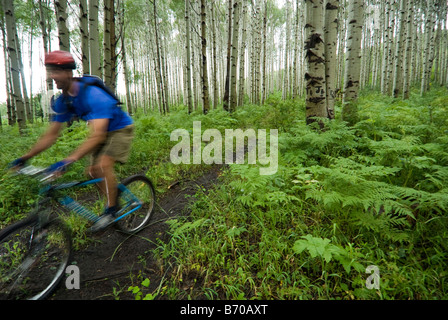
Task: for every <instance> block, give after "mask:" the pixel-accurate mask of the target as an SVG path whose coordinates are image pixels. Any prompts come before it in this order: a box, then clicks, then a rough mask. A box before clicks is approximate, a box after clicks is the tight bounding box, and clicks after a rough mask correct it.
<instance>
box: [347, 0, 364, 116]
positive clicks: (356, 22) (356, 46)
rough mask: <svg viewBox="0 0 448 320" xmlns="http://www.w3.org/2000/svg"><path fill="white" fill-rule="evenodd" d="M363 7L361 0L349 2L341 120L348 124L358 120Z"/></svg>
mask: <svg viewBox="0 0 448 320" xmlns="http://www.w3.org/2000/svg"><path fill="white" fill-rule="evenodd" d="M363 9H364V5H363V1H362V0H350V1H349V6H348V19H347V20H348V28H347V45H346V51H347V57H346V59H345V72H344V92H343V97H342V99H343V100H342V104H343V107H342V119H343V120H344V121H347V122H348V123H349V124H354V123H356V122H357V120H358V110H357V105H356V104H357V99H358V91H359V79H360V68H361V36H362V29H363V24H364V22H363V18H364V11H363Z"/></svg>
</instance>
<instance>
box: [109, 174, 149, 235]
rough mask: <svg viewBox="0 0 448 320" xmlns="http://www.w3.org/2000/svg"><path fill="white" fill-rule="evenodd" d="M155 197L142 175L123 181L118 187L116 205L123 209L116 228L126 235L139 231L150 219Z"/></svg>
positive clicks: (147, 181) (146, 179)
mask: <svg viewBox="0 0 448 320" xmlns="http://www.w3.org/2000/svg"><path fill="white" fill-rule="evenodd" d="M155 202H156V197H155V191H154V186H153V185H152V182H151V180H149V179H148V178H147V177H145V176H144V175H134V176H130V177H128V178H126V179H124V180H123V181H122V182H121V185H119V187H118V203H119V205H120V207H121V208H123V209H124V211H123V214H122V215H121V216H120V217H118V219H119V220H118V221H117V223H116V224H115V225H116V227H117V228H118V229H119V230H121V231H124V232H126V233H136V232H138V231H140V230H141V229H142V228H143V227H144V226H145V225H146V224H147V223H148V221H149V220H150V219H151V218H152V215H153V212H154V207H155Z"/></svg>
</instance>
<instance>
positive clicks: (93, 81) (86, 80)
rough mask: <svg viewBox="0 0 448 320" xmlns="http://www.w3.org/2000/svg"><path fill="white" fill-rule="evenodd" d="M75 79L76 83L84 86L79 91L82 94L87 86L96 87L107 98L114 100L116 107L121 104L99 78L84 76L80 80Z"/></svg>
mask: <svg viewBox="0 0 448 320" xmlns="http://www.w3.org/2000/svg"><path fill="white" fill-rule="evenodd" d="M75 79H76V81H78V82H80V83H82V84H83V85H84V86H83V88H81V91H82V92H83V93H84V92H85V88H86V87H87V86H96V87H98V88H100V89H101V90H103V91H105V92H106V93H107V94H108V95H109V96H111V97H112V98H114V100H115V101H116V102H117V106H119V105H121V104H122V102H121V101H120V99H119V98H118V97H117V95H116V94H115V93H114V92H113V91H112V90H111V89H110V88H109V87H108V86H106V85H105V84H104V82H103V80H101V78H100V77H98V76H94V75H87V74H86V75H83V76H82V77H80V78H75ZM84 101H85V100H84Z"/></svg>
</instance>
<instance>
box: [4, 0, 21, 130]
mask: <svg viewBox="0 0 448 320" xmlns="http://www.w3.org/2000/svg"><path fill="white" fill-rule="evenodd" d="M3 11H4V14H5V22H6V35H7V48H6V50H7V52H8V56H9V68H10V70H9V72H10V74H11V81H12V84H11V86H10V89H11V92H10V96H11V98H12V100H13V101H14V105H15V107H16V121H17V123H18V125H19V131H20V133H22V130H23V129H25V128H26V115H25V105H24V102H23V96H22V89H21V83H20V67H19V59H18V57H17V54H18V50H17V46H18V43H17V38H16V32H17V31H16V30H17V27H16V18H15V15H14V6H13V4H12V1H9V0H3Z"/></svg>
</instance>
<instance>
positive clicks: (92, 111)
mask: <svg viewBox="0 0 448 320" xmlns="http://www.w3.org/2000/svg"><path fill="white" fill-rule="evenodd" d="M78 85H79V86H80V90H79V93H78V95H77V96H76V97H72V96H68V95H63V94H62V95H60V96H59V97H58V98H57V99H56V101H55V103H54V105H53V111H54V112H55V114H54V115H53V118H52V121H56V122H67V121H70V120H71V119H72V118H73V116H75V115H76V116H78V117H79V118H80V119H82V120H84V121H89V120H94V119H109V127H108V129H107V131H115V130H119V129H122V128H124V127H126V126H128V125H130V124H132V123H134V121H133V120H132V118H131V117H130V116H129V114H127V113H126V112H124V111H123V110H121V108H120V107H119V106H118V105H117V101H116V100H115V99H114V98H113V97H112V96H110V95H109V94H108V93H107V92H105V91H104V90H102V89H101V88H98V87H96V86H93V85H88V86H83V85H82V84H79V83H78ZM82 90H85V92H81V91H82Z"/></svg>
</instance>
